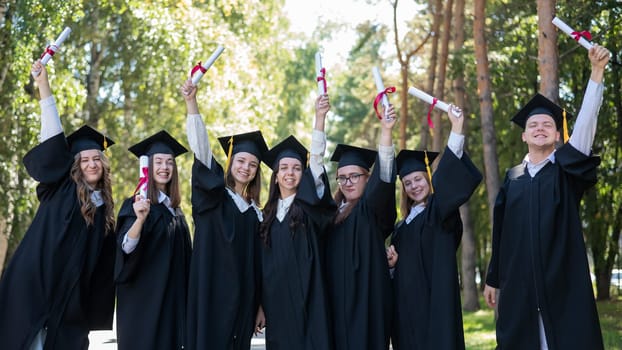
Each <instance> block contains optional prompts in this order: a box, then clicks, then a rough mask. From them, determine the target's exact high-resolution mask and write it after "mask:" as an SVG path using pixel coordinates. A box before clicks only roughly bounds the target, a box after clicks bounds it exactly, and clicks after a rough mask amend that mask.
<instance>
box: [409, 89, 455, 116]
mask: <svg viewBox="0 0 622 350" xmlns="http://www.w3.org/2000/svg"><path fill="white" fill-rule="evenodd" d="M408 93H409V94H411V95H413V96H415V97H417V98H418V99H420V100H423V101H425V102H427V103H428V104H432V103H434V97H432V96H430V95H429V94H427V93H425V92H423V91H421V90H419V89H417V88H416V87H412V86H411V87H409V88H408ZM434 107H435V108H438V109H440V110H443V111H445V112H446V113H449V104H447V103H445V102H443V101H440V100H436V104H435V105H434Z"/></svg>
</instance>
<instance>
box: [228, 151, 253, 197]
mask: <svg viewBox="0 0 622 350" xmlns="http://www.w3.org/2000/svg"><path fill="white" fill-rule="evenodd" d="M236 154H237V153H236ZM234 157H235V154H234V155H232V156H231V161H230V162H229V165H228V167H227V169H226V171H225V185H226V186H227V187H229V188H230V189H232V190H233V192H235V179H234V178H233V175H231V166H232V165H233V158H234ZM260 193H261V163H258V164H257V172H255V177H254V178H253V179H252V180H251V181H250V182H249V183H248V184H246V187H245V188H244V193H243V194H242V197H244V200H246V202H247V203H250V201H251V199H252V200H253V201H255V203H256V204H257V205H259V197H260Z"/></svg>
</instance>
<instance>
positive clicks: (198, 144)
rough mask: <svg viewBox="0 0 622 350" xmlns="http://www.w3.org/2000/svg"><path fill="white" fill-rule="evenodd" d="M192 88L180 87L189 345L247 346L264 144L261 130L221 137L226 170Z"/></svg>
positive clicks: (255, 292)
mask: <svg viewBox="0 0 622 350" xmlns="http://www.w3.org/2000/svg"><path fill="white" fill-rule="evenodd" d="M196 91H197V88H196V87H194V86H193V85H192V83H191V82H190V81H187V82H186V83H185V84H184V86H183V87H182V94H183V96H184V99H185V100H186V106H187V111H188V119H187V128H186V129H187V133H188V143H189V145H190V148H191V149H192V151H193V152H194V164H193V166H192V216H193V218H194V226H195V231H194V241H193V249H192V259H191V263H190V280H189V284H188V308H187V309H188V310H187V313H188V315H187V319H188V323H187V324H188V326H187V329H188V330H187V337H186V338H187V341H186V349H223V350H225V349H226V350H242V349H244V350H248V349H249V348H250V342H251V337H252V335H253V330H254V328H255V317H256V314H257V308H258V298H259V278H260V276H261V275H260V272H261V271H260V269H261V260H260V251H259V250H260V249H261V240H260V239H259V223H260V222H261V220H262V219H263V215H262V213H261V210H260V209H259V207H258V203H259V192H260V190H261V168H260V165H261V163H260V162H261V159H262V156H263V154H265V153H266V152H267V151H268V146H267V145H266V143H265V141H264V138H263V136H262V134H261V132H260V131H254V132H249V133H242V134H236V135H232V136H226V137H221V138H219V141H220V143H221V145H222V147H223V149H224V151H225V153H226V154H228V158H227V164H226V165H225V167H226V170H225V169H223V167H222V166H221V165H220V164H219V163H218V162H217V161H216V160H215V159H214V157H213V154H212V150H211V148H210V145H209V139H208V136H207V132H206V130H205V124H204V123H203V120H202V118H201V115H200V114H199V108H198V104H197V100H196Z"/></svg>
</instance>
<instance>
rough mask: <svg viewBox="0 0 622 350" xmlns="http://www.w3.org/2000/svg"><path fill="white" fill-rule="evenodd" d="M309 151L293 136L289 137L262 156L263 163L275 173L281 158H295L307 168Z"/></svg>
mask: <svg viewBox="0 0 622 350" xmlns="http://www.w3.org/2000/svg"><path fill="white" fill-rule="evenodd" d="M308 154H309V151H307V149H306V148H305V146H303V145H302V144H301V143H300V142H299V141H298V140H297V139H296V138H295V137H294V136H291V135H290V136H289V137H287V138H286V139H285V140H283V141H281V142H280V143H279V144H278V145H276V146H274V147H272V148H271V149H270V150H269V151H268V152H266V153H265V154H264V157H263V161H264V163H266V164H267V165H268V166H269V167H271V168H272V170H273V171H277V169H278V167H279V161H280V160H281V159H283V158H295V159H298V160H299V161H300V163H302V166H303V168H304V167H307V165H308V164H307V160H308Z"/></svg>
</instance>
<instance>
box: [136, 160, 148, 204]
mask: <svg viewBox="0 0 622 350" xmlns="http://www.w3.org/2000/svg"><path fill="white" fill-rule="evenodd" d="M139 164H140V167H139V168H138V176H140V178H141V179H142V178H143V177H144V176H145V174H144V173H143V168H147V169H148V168H149V157H148V156H140V160H139ZM147 176H149V171H147ZM147 185H148V182H147V181H145V183H143V184H142V185H141V186H140V188H139V189H138V194H140V195H141V196H142V197H143V199H147Z"/></svg>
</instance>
